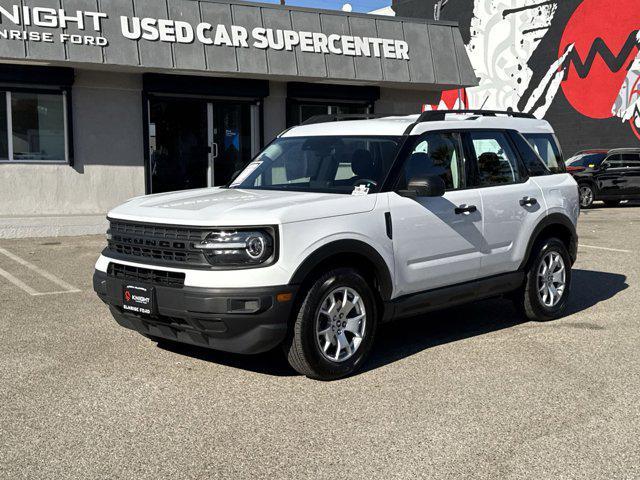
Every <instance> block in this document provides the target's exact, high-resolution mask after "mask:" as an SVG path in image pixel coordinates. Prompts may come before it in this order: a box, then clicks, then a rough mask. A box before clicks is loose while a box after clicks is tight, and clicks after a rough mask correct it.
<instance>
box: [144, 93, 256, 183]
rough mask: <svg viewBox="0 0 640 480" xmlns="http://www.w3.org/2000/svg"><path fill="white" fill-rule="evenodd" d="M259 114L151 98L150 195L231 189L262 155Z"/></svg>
mask: <svg viewBox="0 0 640 480" xmlns="http://www.w3.org/2000/svg"><path fill="white" fill-rule="evenodd" d="M257 111H258V107H257V105H255V104H251V103H246V102H245V103H243V102H231V101H218V100H203V99H194V98H174V97H161V96H158V97H155V96H154V97H151V98H150V100H149V176H150V179H149V184H150V187H151V188H150V190H151V193H162V192H170V191H175V190H187V189H192V188H204V187H211V186H218V185H225V184H227V183H228V182H229V181H230V180H231V178H232V177H233V175H234V173H235V172H237V171H238V170H241V169H242V167H243V166H244V165H245V164H246V163H248V162H249V161H250V160H251V158H252V156H253V155H254V154H255V153H257V152H256V149H257V148H258V145H259V134H258V132H259V125H258V115H257Z"/></svg>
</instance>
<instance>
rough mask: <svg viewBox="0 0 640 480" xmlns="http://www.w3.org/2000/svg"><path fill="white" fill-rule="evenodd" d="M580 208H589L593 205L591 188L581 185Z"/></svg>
mask: <svg viewBox="0 0 640 480" xmlns="http://www.w3.org/2000/svg"><path fill="white" fill-rule="evenodd" d="M579 192H580V206H581V207H589V206H591V204H592V203H593V190H591V187H588V186H586V185H583V186H581V187H580V190H579Z"/></svg>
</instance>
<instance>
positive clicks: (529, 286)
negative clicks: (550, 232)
mask: <svg viewBox="0 0 640 480" xmlns="http://www.w3.org/2000/svg"><path fill="white" fill-rule="evenodd" d="M533 254H534V255H535V257H534V258H533V261H532V262H530V264H529V266H528V268H527V271H526V272H525V273H526V279H525V284H524V287H523V288H522V289H521V290H520V291H519V292H517V294H516V296H515V297H514V299H515V302H516V306H517V307H518V308H519V309H520V310H521V311H522V312H523V313H524V314H525V316H526V317H527V318H528V319H529V320H535V321H546V320H552V319H554V318H558V317H560V316H562V314H563V313H564V311H565V310H566V309H567V304H568V300H569V291H570V288H571V258H570V257H569V252H568V251H567V247H566V246H565V245H564V243H562V241H560V240H559V239H557V238H549V239H546V240H544V241H543V242H541V243H539V244H538V245H537V248H536V249H535V250H534V253H533Z"/></svg>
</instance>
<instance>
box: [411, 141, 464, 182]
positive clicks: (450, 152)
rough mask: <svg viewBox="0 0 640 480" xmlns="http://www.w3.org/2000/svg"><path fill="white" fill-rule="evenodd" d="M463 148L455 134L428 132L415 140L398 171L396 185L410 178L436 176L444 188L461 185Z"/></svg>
mask: <svg viewBox="0 0 640 480" xmlns="http://www.w3.org/2000/svg"><path fill="white" fill-rule="evenodd" d="M462 165H463V161H462V148H461V143H460V135H459V134H457V133H427V134H425V135H423V136H422V137H420V138H419V139H418V143H417V144H416V146H415V148H414V149H413V152H411V155H410V156H409V158H408V159H407V161H406V163H405V165H404V167H403V169H402V173H401V174H400V180H399V187H400V188H406V187H407V184H408V183H409V181H410V180H411V179H413V178H425V177H429V176H434V175H437V176H439V177H440V178H442V180H444V184H445V188H446V189H447V190H456V189H458V188H462V187H463V186H464V185H463V182H462V178H463V173H462Z"/></svg>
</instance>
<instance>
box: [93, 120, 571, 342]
mask: <svg viewBox="0 0 640 480" xmlns="http://www.w3.org/2000/svg"><path fill="white" fill-rule="evenodd" d="M486 129H489V130H505V131H507V130H510V131H514V130H515V131H517V132H520V133H541V134H553V129H552V128H551V126H550V125H549V124H548V123H547V122H546V121H544V120H537V119H532V118H518V117H514V116H511V115H504V116H501V115H497V116H485V115H473V114H448V115H446V117H444V119H441V120H438V121H420V120H419V117H418V116H405V117H387V118H382V119H375V120H350V121H337V122H332V123H319V124H311V125H303V126H299V127H295V128H292V129H289V130H287V131H285V132H283V134H281V136H280V138H283V139H290V138H291V139H295V138H297V137H302V138H310V137H325V136H328V137H331V136H336V137H347V136H381V137H384V136H392V137H398V138H403V139H404V141H405V142H412V141H415V139H416V138H417V137H419V136H421V135H423V134H425V133H427V132H438V131H445V132H448V131H456V132H467V131H478V130H486ZM461 135H462V134H461ZM537 158H539V157H537ZM355 193H356V192H355V191H354V194H353V195H345V194H337V193H310V192H296V191H280V190H265V189H240V188H226V187H225V188H206V189H199V190H188V191H179V192H172V193H166V194H156V195H149V196H142V197H137V198H134V199H131V200H129V201H128V202H126V203H124V204H122V205H120V206H118V207H116V208H114V209H113V210H111V211H110V212H109V214H108V217H109V219H110V220H111V221H119V222H131V223H133V224H137V223H140V224H151V225H161V226H168V227H171V226H176V227H185V228H189V227H193V228H204V229H207V228H211V229H222V230H224V229H229V230H232V229H233V228H238V227H240V228H241V227H270V228H271V227H272V228H274V229H275V231H277V236H278V239H277V242H276V245H275V248H276V249H277V252H276V256H277V260H276V261H274V262H272V263H270V264H268V265H266V266H260V267H256V268H239V269H233V268H229V269H209V268H189V267H186V266H185V267H181V266H175V265H163V264H162V262H158V261H154V262H145V260H144V259H143V258H139V259H138V258H121V257H120V258H118V257H115V256H113V255H111V254H109V252H108V251H106V250H105V252H103V254H102V255H101V256H100V258H99V259H98V261H97V263H96V275H97V276H98V277H99V278H98V279H97V280H96V279H95V278H94V285H97V286H96V287H95V288H96V291H97V292H98V293H99V295H101V297H102V298H103V300H105V302H106V303H108V304H110V305H111V306H112V307H113V305H114V303H117V302H118V301H119V300H118V299H117V298H115V297H114V295H115V296H117V295H118V294H117V293H113V292H111V294H109V295H111V297H109V298H110V299H108V298H107V297H108V295H107V293H105V292H106V290H107V283H106V282H107V280H105V278H106V275H107V273H108V269H109V265H110V264H113V263H116V264H118V265H121V266H127V267H131V268H133V269H149V270H153V271H156V272H160V273H162V272H165V273H167V272H174V273H179V274H184V288H185V289H187V288H188V289H195V291H202V292H204V291H205V289H209V290H211V291H213V292H218V291H223V290H224V289H232V290H234V291H238V290H239V289H240V291H241V290H242V289H247V290H252V289H254V290H255V289H264V288H267V287H273V288H276V287H280V286H292V287H293V286H296V285H299V284H300V283H301V282H302V280H303V277H302V275H303V274H304V272H306V271H308V269H307V270H305V266H306V265H307V264H310V262H311V259H315V263H314V264H313V265H311V266H310V267H309V268H311V267H313V266H314V265H315V267H314V268H317V266H318V265H321V264H322V261H324V259H326V258H327V256H328V254H327V253H326V252H327V251H329V250H330V248H331V247H332V246H338V245H342V246H344V245H347V244H348V245H351V247H350V248H351V249H350V250H348V251H346V250H339V252H338V253H340V252H342V254H352V255H354V256H364V257H367V258H368V259H369V260H370V261H372V262H377V263H376V264H375V268H376V269H377V270H378V271H379V275H380V277H379V279H378V280H379V281H378V288H379V290H380V295H381V300H382V302H383V303H384V304H385V305H390V306H391V308H389V309H387V311H385V319H388V318H391V317H394V316H397V315H396V314H397V313H398V312H401V311H404V312H405V313H406V314H409V313H411V312H413V311H416V310H414V306H411V305H410V306H408V307H406V308H404V310H403V309H400V310H398V309H396V306H398V305H400V302H401V301H402V300H403V299H407V298H410V297H412V296H414V297H415V298H416V299H418V300H415V302H418V301H419V299H420V298H422V297H419V295H420V294H424V293H425V292H438V291H440V290H439V289H442V288H444V287H452V286H456V285H469V284H471V285H474V284H473V282H476V281H480V280H483V279H493V278H496V277H500V276H501V275H507V278H508V275H509V274H513V273H514V272H519V271H521V270H522V268H523V265H524V264H525V262H526V261H527V258H528V255H529V254H530V251H531V248H532V245H533V244H534V241H535V239H536V235H539V234H540V232H541V231H542V230H543V229H545V228H558V229H561V230H562V231H563V232H565V233H566V236H567V239H568V240H567V242H568V243H567V246H568V250H571V248H573V250H574V251H573V252H572V256H573V258H572V260H575V245H574V244H575V242H576V237H575V228H576V225H577V221H578V215H579V204H578V191H577V185H576V182H575V181H574V179H573V178H572V176H571V175H569V174H567V173H557V174H546V175H542V176H528V178H525V179H524V181H521V182H519V183H513V184H508V185H497V186H488V187H482V188H480V187H477V186H476V187H471V188H463V189H459V190H450V191H446V192H445V193H444V195H442V196H437V197H417V198H416V197H411V196H407V195H403V194H401V193H400V192H399V191H394V190H392V189H387V191H381V192H379V193H368V194H366V193H367V192H364V193H365V194H359V195H356V194H355ZM523 199H525V200H526V199H534V202H535V204H532V205H528V204H527V205H523V204H522V202H523ZM465 206H473V208H474V211H473V212H466V213H462V214H460V212H458V210H457V209H458V207H465ZM456 212H458V213H456ZM569 237H570V238H569ZM354 245H355V246H354ZM569 247H571V248H569ZM318 252H325V253H323V254H322V255H320V253H318ZM374 257H375V258H374ZM508 280H509V281H514V280H513V278H511V279H509V278H508ZM515 281H522V277H521V276H518V277H515ZM96 282H97V283H96ZM470 282H471V283H470ZM474 288H476V287H474ZM483 288H484V289H485V290H483V296H490V295H491V294H492V293H495V292H497V293H500V292H502V291H503V290H504V286H501V285H499V284H497V285H496V284H488V285H486V286H485V287H483V286H481V284H478V285H477V288H476V290H482V289H483ZM500 289H502V290H500ZM114 291H115V290H114ZM190 291H191V290H190ZM160 294H162V292H161V293H159V294H158V295H160ZM436 294H437V293H436ZM416 295H418V297H416ZM420 301H422V300H420ZM181 302H183V300H180V299H179V300H175V301H174V302H173V305H182V303H181ZM451 303H455V295H454V294H451V295H450V297H448V300H447V301H445V302H444V304H451ZM172 308H173V307H172ZM171 311H172V312H173V311H174V310H171ZM192 314H193V312H192ZM190 315H191V314H190ZM119 321H120V320H119ZM284 322H285V325H286V319H285V320H284ZM121 323H122V322H121ZM125 326H128V325H125ZM128 327H129V328H133V327H130V326H128ZM136 328H138V327H136ZM274 328H275V327H274ZM283 328H284V327H283ZM159 332H160V333H159ZM141 333H145V332H143V331H141ZM161 333H162V332H161V330H154V331H153V335H160V334H161ZM174 333H175V332H174ZM145 334H146V333H145ZM242 335H244V336H242V341H243V342H244V341H249V340H246V339H247V338H249V337H250V335H252V334H249V333H246V335H245V333H242ZM279 335H281V336H280V337H278V338H282V336H283V335H284V334H283V333H280V334H279ZM251 338H253V337H251ZM178 339H179V341H187V342H192V343H197V342H195V340H193V338H192V337H187V336H182V337H179V338H178ZM216 342H217V341H213V340H212V341H211V342H209V343H208V344H206V343H205V345H207V346H211V347H213V348H220V349H222V350H228V351H243V352H244V351H246V352H249V353H252V352H257V351H264V350H265V349H267V347H273V345H274V342H270V343H264V344H263V343H260V342H259V341H258V340H256V341H255V342H254V343H255V345H254V346H253V347H251V348H248V349H246V350H245V349H243V348H241V347H239V346H238V344H237V343H234V344H231V343H229V344H227V343H224V341H221V342H218V343H216Z"/></svg>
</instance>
